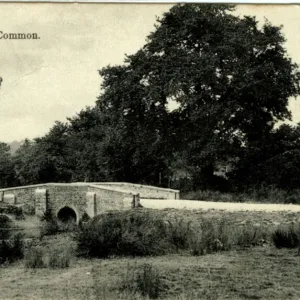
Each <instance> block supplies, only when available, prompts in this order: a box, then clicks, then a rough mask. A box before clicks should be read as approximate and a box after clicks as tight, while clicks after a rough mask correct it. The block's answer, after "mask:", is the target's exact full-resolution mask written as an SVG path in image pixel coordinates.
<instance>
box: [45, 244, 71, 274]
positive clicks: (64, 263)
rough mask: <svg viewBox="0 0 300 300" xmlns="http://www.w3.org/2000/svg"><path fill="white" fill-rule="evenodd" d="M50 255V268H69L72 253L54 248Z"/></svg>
mask: <svg viewBox="0 0 300 300" xmlns="http://www.w3.org/2000/svg"><path fill="white" fill-rule="evenodd" d="M48 255H49V256H48V267H49V268H52V269H57V268H68V267H69V266H70V260H71V253H70V251H69V250H68V249H66V248H65V249H59V248H54V249H51V250H50V252H49V254H48Z"/></svg>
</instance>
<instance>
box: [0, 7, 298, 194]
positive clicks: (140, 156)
mask: <svg viewBox="0 0 300 300" xmlns="http://www.w3.org/2000/svg"><path fill="white" fill-rule="evenodd" d="M233 10H234V7H233V6H231V5H221V4H217V5H211V4H207V5H206V4H201V5H196V4H195V5H192V4H188V5H183V4H180V5H176V6H174V7H173V8H172V9H171V10H170V11H169V12H167V13H165V14H164V16H163V17H162V18H161V19H159V20H158V21H157V25H156V29H155V31H154V32H153V33H151V34H150V35H149V36H148V38H147V42H146V44H145V45H144V47H142V48H141V49H140V50H139V51H137V52H136V53H135V54H133V55H130V56H126V58H125V61H124V64H123V65H118V66H108V67H106V68H104V69H102V70H100V71H99V73H100V75H101V76H102V85H101V90H102V93H101V95H100V96H99V97H98V99H97V101H96V104H95V106H94V107H88V108H85V109H84V110H82V111H81V112H80V113H79V114H78V115H77V116H75V117H73V118H69V119H68V121H67V122H66V123H61V122H56V123H55V125H54V126H53V127H52V128H51V129H50V131H49V132H48V133H47V134H46V135H45V136H43V137H42V138H37V139H35V140H33V141H29V140H26V141H25V143H24V144H23V145H22V147H21V148H20V149H18V150H17V152H16V153H15V154H14V155H10V154H9V149H8V146H7V145H5V144H1V148H0V160H1V162H0V185H1V186H2V187H6V186H11V185H19V184H22V185H24V184H33V183H41V182H70V181H129V182H138V183H146V184H154V185H160V186H165V187H168V186H169V187H172V188H180V189H181V190H196V189H199V188H201V189H215V190H221V191H237V190H245V189H249V188H252V187H258V186H275V187H277V188H282V189H294V188H298V187H299V184H300V164H299V162H300V147H299V146H300V125H297V126H294V127H292V126H289V125H281V126H280V127H278V126H276V124H278V122H279V121H284V120H288V119H291V113H290V111H289V110H288V107H287V106H288V100H289V98H290V97H292V96H297V95H299V94H300V87H299V80H300V73H299V69H298V66H297V65H296V64H294V63H293V62H292V60H291V59H290V58H289V57H288V55H287V53H286V49H285V47H284V42H285V39H284V36H283V34H282V32H281V28H280V27H276V26H273V25H272V24H270V23H269V22H266V23H265V24H264V25H263V26H262V27H261V26H258V24H257V21H256V20H255V18H254V17H243V18H241V17H236V16H234V15H233V14H231V12H232V11H233ZM175 104H176V105H175ZM172 105H173V109H171V106H172ZM220 165H223V166H229V167H230V168H227V173H226V174H225V175H226V176H218V175H217V174H218V173H216V172H215V171H216V170H217V168H218V166H220Z"/></svg>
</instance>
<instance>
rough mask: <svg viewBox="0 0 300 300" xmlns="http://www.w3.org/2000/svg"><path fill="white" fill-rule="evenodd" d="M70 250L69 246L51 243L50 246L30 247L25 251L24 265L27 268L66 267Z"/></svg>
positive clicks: (68, 263) (70, 255)
mask: <svg viewBox="0 0 300 300" xmlns="http://www.w3.org/2000/svg"><path fill="white" fill-rule="evenodd" d="M71 257H72V252H71V250H70V248H69V246H68V245H67V244H66V245H53V246H51V247H47V248H45V247H39V246H35V247H31V248H29V249H28V251H27V252H26V253H25V257H24V266H25V268H29V269H37V268H51V269H58V268H68V267H69V266H70V261H71Z"/></svg>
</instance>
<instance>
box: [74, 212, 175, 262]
mask: <svg viewBox="0 0 300 300" xmlns="http://www.w3.org/2000/svg"><path fill="white" fill-rule="evenodd" d="M76 239H77V242H78V251H79V254H80V255H83V256H88V257H108V256H112V255H127V256H128V255H129V256H144V255H159V254H164V253H166V252H168V251H170V249H169V248H170V246H172V245H171V244H170V242H169V241H168V237H167V225H166V223H165V222H164V221H163V220H162V219H161V218H159V217H157V216H155V215H154V214H151V213H148V212H143V211H137V210H132V211H126V212H116V213H107V214H104V215H99V216H96V217H95V218H94V219H92V220H91V221H90V222H88V223H87V224H86V226H84V227H83V228H81V229H80V230H79V231H78V234H77V235H76ZM172 247H173V246H172Z"/></svg>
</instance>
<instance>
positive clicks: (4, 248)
mask: <svg viewBox="0 0 300 300" xmlns="http://www.w3.org/2000/svg"><path fill="white" fill-rule="evenodd" d="M23 257H24V243H23V240H22V236H21V235H20V234H16V235H15V236H14V237H13V238H12V239H11V240H2V241H1V242H0V264H4V263H12V262H14V261H16V260H18V259H22V258H23Z"/></svg>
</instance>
